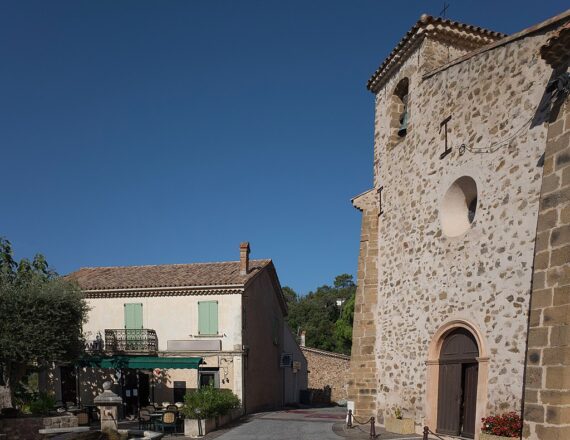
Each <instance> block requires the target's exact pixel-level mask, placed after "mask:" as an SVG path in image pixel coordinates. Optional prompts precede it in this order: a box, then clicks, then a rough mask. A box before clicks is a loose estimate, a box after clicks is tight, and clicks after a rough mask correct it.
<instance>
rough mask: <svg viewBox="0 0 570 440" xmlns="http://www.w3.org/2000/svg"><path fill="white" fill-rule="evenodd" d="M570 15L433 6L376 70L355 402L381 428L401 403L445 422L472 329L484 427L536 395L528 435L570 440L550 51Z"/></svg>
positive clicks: (412, 413) (562, 179)
mask: <svg viewBox="0 0 570 440" xmlns="http://www.w3.org/2000/svg"><path fill="white" fill-rule="evenodd" d="M569 20H570V11H567V12H566V13H563V14H560V15H559V16H557V17H553V18H552V19H550V20H547V21H546V22H543V23H540V24H538V25H536V26H533V27H531V28H529V29H526V30H524V31H521V32H519V33H517V34H514V35H511V36H505V35H502V34H498V33H496V32H492V31H487V30H484V29H481V28H478V27H474V26H469V25H465V24H461V23H457V22H453V21H450V20H444V19H439V18H433V17H428V16H422V18H421V19H420V21H419V22H418V23H417V24H416V25H415V26H414V27H413V28H412V30H411V31H410V32H408V34H406V36H405V37H404V38H403V39H402V41H401V42H400V43H399V44H398V46H397V47H396V49H395V50H394V51H393V52H392V53H391V54H390V55H389V57H388V58H387V60H386V61H385V62H384V63H383V64H382V66H381V67H380V68H379V69H378V71H377V72H376V73H375V74H374V76H373V77H372V78H371V80H370V81H369V85H368V86H369V89H370V90H371V91H372V92H373V93H374V94H375V96H376V104H375V109H376V111H375V136H374V187H373V188H372V189H371V190H369V191H367V192H365V193H363V194H361V195H360V196H357V197H355V199H354V200H353V203H354V205H355V207H357V208H358V209H359V210H361V211H362V213H363V217H362V233H361V244H360V256H359V266H358V277H357V278H358V288H357V298H356V307H355V323H354V332H353V350H352V355H351V374H350V378H349V382H348V385H349V386H348V392H349V399H350V400H353V401H354V405H355V413H356V414H358V415H361V416H371V415H374V416H376V417H377V419H378V421H379V422H380V424H383V422H384V418H385V417H387V416H391V415H393V414H394V411H395V410H396V408H399V409H401V410H402V412H403V415H404V417H405V418H411V419H413V420H414V422H415V423H416V429H417V431H418V432H420V430H421V427H422V426H423V425H428V426H429V427H430V428H431V429H432V430H434V431H435V430H436V429H438V407H439V406H441V405H443V404H444V403H445V402H444V401H445V396H443V402H442V395H441V392H440V390H441V388H440V386H439V385H440V384H439V372H440V368H441V360H440V355H441V349H442V346H444V345H445V340H446V337H447V336H448V335H449V334H450V333H452V332H453V331H454V330H456V329H464V330H465V331H467V332H469V334H471V335H472V337H473V339H474V340H475V341H476V343H477V346H478V356H477V358H476V360H475V362H477V365H478V376H477V379H478V381H477V390H476V410H475V411H476V414H475V415H474V416H475V423H476V429H475V433H474V437H475V438H476V439H477V438H478V437H479V432H480V422H479V421H480V420H481V417H484V416H488V415H497V414H500V413H504V412H506V411H509V410H514V411H518V412H521V411H522V410H523V404H524V402H525V401H526V409H525V415H526V419H527V420H526V424H525V436H526V437H527V438H536V439H538V438H540V439H558V438H559V439H563V438H564V439H567V438H570V433H568V431H566V430H567V429H569V428H567V427H566V428H565V427H563V425H564V424H568V423H569V422H570V416H569V414H570V412H568V406H570V395H569V392H568V388H570V380H569V379H568V377H570V375H569V371H570V370H569V369H568V365H569V364H570V356H568V353H566V351H565V349H564V350H562V349H560V348H559V347H558V345H564V346H566V343H567V338H566V336H567V335H566V333H565V332H566V330H565V329H566V324H567V321H568V316H569V314H570V309H568V305H566V302H568V301H566V299H567V298H568V291H567V287H564V286H568V285H569V284H570V266H569V265H568V260H569V258H568V255H569V254H568V252H567V251H568V250H567V249H566V247H565V246H566V244H567V243H568V240H567V238H568V235H569V230H568V225H567V223H568V222H567V220H568V219H567V218H566V217H568V216H566V214H567V212H566V210H567V209H566V208H567V207H568V206H567V203H568V201H569V199H570V197H569V193H570V189H569V187H568V185H569V184H570V179H568V177H570V174H569V175H566V174H568V173H566V171H568V169H570V168H567V165H568V163H569V162H570V159H569V157H570V153H569V152H568V151H567V148H568V143H569V138H568V134H569V133H568V129H569V128H568V118H567V116H566V115H567V113H566V112H567V110H566V106H564V105H562V106H561V107H560V103H559V102H558V103H555V102H554V101H555V100H556V96H558V97H560V96H561V95H560V94H558V95H556V93H555V92H552V85H551V84H552V83H551V81H552V80H553V79H556V78H557V77H559V76H560V75H561V74H562V73H564V72H566V71H567V68H568V62H567V58H564V57H558V59H562V61H561V62H560V63H561V64H559V65H557V66H556V67H553V65H551V63H549V62H547V60H545V59H544V58H543V56H541V53H542V54H544V51H545V49H544V47H548V45H549V44H550V42H551V41H552V39H553V38H554V37H555V36H557V35H559V34H560V33H561V30H560V29H561V28H562V27H564V26H565V24H566V23H568V21H569ZM556 47H557V48H556ZM556 47H554V48H553V49H552V51H554V52H556V51H563V52H564V51H568V49H567V48H568V47H570V45H564V44H562V45H558V46H556ZM541 51H542V52H541ZM555 95H556V96H555ZM555 105H558V106H559V108H558V109H556V108H555ZM555 112H557V113H556V116H553V115H554V113H555ZM404 114H406V117H407V121H408V122H407V127H405V128H406V130H402V128H403V127H404V125H403V121H404V117H403V116H404ZM541 194H542V195H541ZM537 226H538V234H537ZM557 289H558V290H557ZM531 292H532V303H531ZM555 301H556V302H555ZM531 308H532V311H531ZM529 316H530V332H529ZM527 339H528V354H529V355H528V370H527V376H526V384H525V365H526V362H527ZM557 344H558V345H557ZM535 346H536V347H535ZM553 347H557V348H553ZM535 351H536V353H535ZM534 354H536V356H535V355H534ZM557 387H558V389H559V390H560V389H561V391H559V392H558V394H557V395H556V396H555V397H554V396H553V395H552V391H551V389H554V388H557ZM525 389H526V393H525V391H524V390H525ZM438 399H439V400H438ZM533 405H534V406H533ZM549 405H551V406H552V408H549ZM565 405H566V406H565ZM549 411H550V412H549ZM567 412H568V414H567ZM566 426H568V425H566ZM562 430H564V431H562ZM546 432H548V433H552V434H548V436H547V434H546ZM566 434H568V435H566Z"/></svg>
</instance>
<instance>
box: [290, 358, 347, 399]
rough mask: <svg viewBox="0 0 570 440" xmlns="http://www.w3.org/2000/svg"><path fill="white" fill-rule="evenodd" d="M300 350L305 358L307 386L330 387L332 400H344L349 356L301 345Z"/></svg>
mask: <svg viewBox="0 0 570 440" xmlns="http://www.w3.org/2000/svg"><path fill="white" fill-rule="evenodd" d="M301 351H302V352H303V354H304V355H305V358H306V359H307V369H308V370H309V383H308V388H310V389H325V387H330V389H331V395H330V399H331V401H332V402H338V401H340V400H346V399H347V380H348V379H347V377H348V371H349V367H350V357H349V356H345V355H343V354H340V353H332V352H330V351H324V350H318V349H316V348H309V347H301Z"/></svg>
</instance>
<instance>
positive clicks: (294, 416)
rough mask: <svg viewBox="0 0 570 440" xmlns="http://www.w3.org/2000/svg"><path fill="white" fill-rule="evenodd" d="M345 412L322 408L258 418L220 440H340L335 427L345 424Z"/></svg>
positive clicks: (271, 414)
mask: <svg viewBox="0 0 570 440" xmlns="http://www.w3.org/2000/svg"><path fill="white" fill-rule="evenodd" d="M345 412H346V409H345V408H319V409H302V410H289V411H276V412H269V413H262V414H256V415H254V416H252V417H250V418H249V419H247V420H246V421H244V422H242V423H241V424H239V425H238V426H236V427H235V428H232V429H230V430H229V431H227V432H225V433H224V434H222V435H221V436H219V437H217V439H219V440H242V439H243V440H246V439H248V440H249V439H256V440H265V439H267V440H270V439H271V440H281V439H283V440H285V439H287V440H289V439H295V440H303V439H311V440H316V439H318V440H340V439H341V437H339V436H338V435H336V434H335V433H334V432H333V431H332V426H333V424H334V423H336V422H339V421H342V420H344V417H345Z"/></svg>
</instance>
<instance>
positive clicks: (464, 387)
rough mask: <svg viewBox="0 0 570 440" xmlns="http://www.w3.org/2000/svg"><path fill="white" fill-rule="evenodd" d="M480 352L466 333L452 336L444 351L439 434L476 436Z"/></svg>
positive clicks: (438, 412) (446, 340) (447, 339)
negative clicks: (478, 360) (478, 358)
mask: <svg viewBox="0 0 570 440" xmlns="http://www.w3.org/2000/svg"><path fill="white" fill-rule="evenodd" d="M478 356H479V350H478V348H477V342H476V341H475V338H473V335H471V333H469V332H468V331H467V330H465V329H457V330H454V331H452V332H451V333H449V334H448V335H447V336H446V337H445V340H444V341H443V345H442V348H441V355H440V359H439V361H440V366H439V390H438V406H437V432H439V433H441V434H447V435H459V436H461V437H467V438H473V437H474V436H475V410H476V404H477V375H478V370H479V368H478V367H479V366H478V364H477V359H476V358H477V357H478Z"/></svg>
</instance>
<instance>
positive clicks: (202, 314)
mask: <svg viewBox="0 0 570 440" xmlns="http://www.w3.org/2000/svg"><path fill="white" fill-rule="evenodd" d="M198 334H199V335H217V334H218V301H200V302H198Z"/></svg>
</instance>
